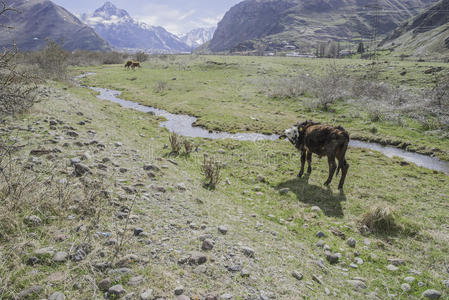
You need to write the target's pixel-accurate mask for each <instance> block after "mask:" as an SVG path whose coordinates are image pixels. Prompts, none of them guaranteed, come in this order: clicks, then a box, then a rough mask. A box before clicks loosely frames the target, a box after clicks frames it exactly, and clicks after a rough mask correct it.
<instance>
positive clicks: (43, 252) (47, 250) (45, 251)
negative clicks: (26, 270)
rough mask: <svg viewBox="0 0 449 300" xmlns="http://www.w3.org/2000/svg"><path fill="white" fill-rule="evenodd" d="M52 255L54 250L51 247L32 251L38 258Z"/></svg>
mask: <svg viewBox="0 0 449 300" xmlns="http://www.w3.org/2000/svg"><path fill="white" fill-rule="evenodd" d="M54 254H55V250H54V248H53V247H46V248H41V249H38V250H36V251H34V255H36V256H37V257H38V258H47V257H52V256H53V255H54Z"/></svg>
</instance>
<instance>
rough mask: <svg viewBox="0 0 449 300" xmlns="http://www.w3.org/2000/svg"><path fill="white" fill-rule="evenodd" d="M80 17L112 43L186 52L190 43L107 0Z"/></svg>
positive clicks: (140, 48)
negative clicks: (145, 21)
mask: <svg viewBox="0 0 449 300" xmlns="http://www.w3.org/2000/svg"><path fill="white" fill-rule="evenodd" d="M82 20H83V21H84V22H85V23H86V24H87V25H89V26H91V27H92V28H93V29H94V30H95V31H96V32H97V33H98V34H99V35H100V36H102V37H103V38H104V39H105V40H106V41H108V42H109V43H110V44H111V45H112V46H113V47H116V48H121V49H139V50H152V51H168V52H170V51H173V52H187V51H190V47H189V46H187V45H186V44H185V43H183V42H182V41H181V40H180V38H179V37H177V36H176V35H174V34H172V33H170V32H168V31H167V30H165V28H163V27H161V26H151V25H148V24H145V23H143V22H139V21H137V20H135V19H133V18H132V17H131V16H130V14H129V13H128V12H127V11H126V10H124V9H119V8H117V7H116V6H115V5H114V4H112V3H111V2H109V1H107V2H105V3H104V4H103V6H101V7H99V8H98V9H96V10H95V11H94V13H93V14H91V15H88V14H83V15H82Z"/></svg>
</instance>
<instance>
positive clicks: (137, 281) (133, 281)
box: [128, 275, 143, 286]
mask: <svg viewBox="0 0 449 300" xmlns="http://www.w3.org/2000/svg"><path fill="white" fill-rule="evenodd" d="M142 282H143V276H142V275H140V276H135V277H131V278H130V279H129V280H128V285H130V286H138V285H141V284H142Z"/></svg>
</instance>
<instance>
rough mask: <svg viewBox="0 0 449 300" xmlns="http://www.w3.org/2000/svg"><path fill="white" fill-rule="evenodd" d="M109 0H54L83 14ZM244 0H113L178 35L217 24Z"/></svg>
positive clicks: (133, 15)
mask: <svg viewBox="0 0 449 300" xmlns="http://www.w3.org/2000/svg"><path fill="white" fill-rule="evenodd" d="M105 1H106V0H76V1H73V0H53V2H55V3H56V4H58V5H61V6H63V7H64V8H66V9H68V10H69V11H70V12H72V13H74V14H76V15H78V16H79V15H81V14H82V13H89V12H93V11H94V10H95V9H97V8H99V7H101V6H102V5H103V4H104V2H105ZM241 1H242V0H190V1H186V0H112V1H111V2H112V3H113V4H114V5H115V6H117V7H118V8H122V9H125V10H127V11H128V13H129V14H130V15H131V17H133V18H134V19H136V20H138V21H141V22H145V23H147V24H148V25H156V26H162V27H164V28H165V29H167V30H168V31H170V32H172V33H175V34H183V33H186V32H188V31H190V30H192V29H195V28H199V27H211V26H216V25H217V23H218V22H219V21H220V20H221V18H222V17H223V15H224V14H225V13H226V11H228V10H229V9H230V8H231V7H232V6H234V5H235V4H237V3H239V2H241Z"/></svg>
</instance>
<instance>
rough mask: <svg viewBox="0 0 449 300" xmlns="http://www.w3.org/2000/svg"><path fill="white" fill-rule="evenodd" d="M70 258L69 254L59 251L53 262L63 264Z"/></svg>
mask: <svg viewBox="0 0 449 300" xmlns="http://www.w3.org/2000/svg"><path fill="white" fill-rule="evenodd" d="M68 256H69V254H68V253H67V252H64V251H59V252H56V253H55V255H54V256H53V261H54V262H57V263H62V262H65V261H66V260H67V258H68Z"/></svg>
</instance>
